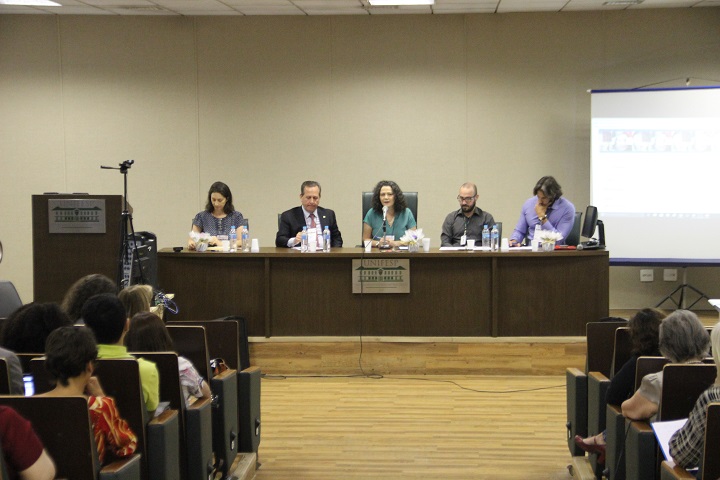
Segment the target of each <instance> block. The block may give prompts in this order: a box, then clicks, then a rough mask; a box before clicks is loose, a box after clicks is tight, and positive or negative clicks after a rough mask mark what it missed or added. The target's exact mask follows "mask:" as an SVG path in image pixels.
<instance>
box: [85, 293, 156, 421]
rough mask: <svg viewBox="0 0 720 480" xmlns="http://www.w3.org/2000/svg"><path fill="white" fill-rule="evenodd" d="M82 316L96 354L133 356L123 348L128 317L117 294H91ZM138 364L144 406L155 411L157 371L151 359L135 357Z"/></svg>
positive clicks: (149, 410)
mask: <svg viewBox="0 0 720 480" xmlns="http://www.w3.org/2000/svg"><path fill="white" fill-rule="evenodd" d="M81 313H82V319H83V320H84V321H85V325H87V326H88V327H89V328H90V329H91V330H92V331H93V333H94V334H95V338H96V339H97V342H98V358H135V357H133V356H132V355H130V354H129V353H128V351H127V348H125V344H124V340H125V334H126V333H127V331H128V327H129V324H130V321H129V320H128V319H127V317H126V316H125V308H123V306H122V303H121V302H120V299H118V297H117V295H113V294H111V293H103V294H100V295H95V296H94V297H90V299H89V300H88V301H87V302H85V305H84V306H83V308H82V311H81ZM137 362H138V365H139V366H140V382H141V383H142V390H143V396H144V398H145V407H146V408H147V410H148V412H151V413H154V412H155V409H157V406H158V402H159V397H160V375H159V374H158V370H157V367H156V366H155V364H154V363H153V362H150V361H148V360H145V359H143V358H138V359H137Z"/></svg>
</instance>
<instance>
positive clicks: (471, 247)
mask: <svg viewBox="0 0 720 480" xmlns="http://www.w3.org/2000/svg"><path fill="white" fill-rule="evenodd" d="M465 248H466V249H467V250H469V251H471V252H472V251H473V250H475V240H470V239H469V238H468V240H467V245H466V246H465Z"/></svg>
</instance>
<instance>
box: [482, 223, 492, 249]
mask: <svg viewBox="0 0 720 480" xmlns="http://www.w3.org/2000/svg"><path fill="white" fill-rule="evenodd" d="M482 246H483V247H489V246H490V230H488V226H487V225H483V229H482Z"/></svg>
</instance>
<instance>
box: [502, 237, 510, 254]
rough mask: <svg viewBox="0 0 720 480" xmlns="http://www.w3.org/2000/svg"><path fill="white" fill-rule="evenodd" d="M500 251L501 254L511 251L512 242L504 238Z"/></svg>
mask: <svg viewBox="0 0 720 480" xmlns="http://www.w3.org/2000/svg"><path fill="white" fill-rule="evenodd" d="M500 251H501V252H509V251H510V240H508V239H507V238H503V239H502V240H501V241H500Z"/></svg>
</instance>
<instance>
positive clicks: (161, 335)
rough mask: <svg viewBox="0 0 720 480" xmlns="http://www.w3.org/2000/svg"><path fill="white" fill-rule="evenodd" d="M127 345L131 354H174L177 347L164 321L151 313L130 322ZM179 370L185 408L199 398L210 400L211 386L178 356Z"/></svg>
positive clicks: (186, 360)
mask: <svg viewBox="0 0 720 480" xmlns="http://www.w3.org/2000/svg"><path fill="white" fill-rule="evenodd" d="M125 345H126V346H127V348H128V350H129V351H131V352H174V351H175V347H174V345H173V343H172V339H171V338H170V333H169V332H168V330H167V327H166V326H165V324H164V323H163V321H162V320H161V319H160V317H158V316H157V315H155V314H154V313H150V312H141V313H138V314H135V316H133V317H132V319H131V320H130V329H129V330H128V333H127V335H125ZM178 370H179V372H178V373H179V374H180V384H181V385H182V390H183V396H184V397H185V406H188V405H191V404H192V403H194V402H195V401H196V400H197V399H198V398H210V396H211V393H210V386H209V385H208V384H207V382H206V381H205V379H204V378H203V377H202V375H200V374H199V373H198V371H197V370H196V369H195V367H194V366H193V364H192V363H191V362H190V360H188V359H187V358H185V357H182V356H180V355H178Z"/></svg>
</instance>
